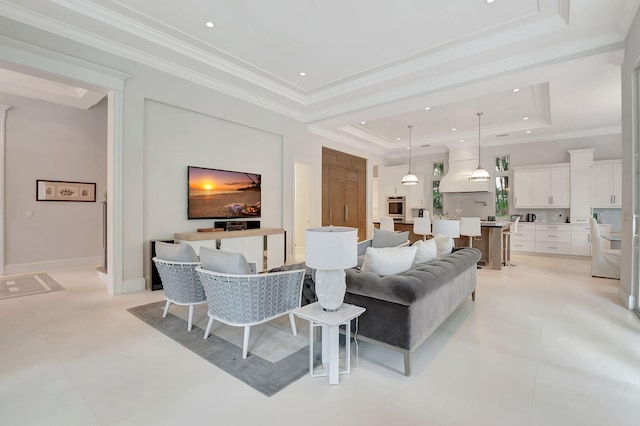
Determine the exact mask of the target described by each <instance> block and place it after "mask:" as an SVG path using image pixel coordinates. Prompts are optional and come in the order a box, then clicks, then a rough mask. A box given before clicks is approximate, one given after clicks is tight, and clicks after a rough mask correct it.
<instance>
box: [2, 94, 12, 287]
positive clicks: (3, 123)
mask: <svg viewBox="0 0 640 426" xmlns="http://www.w3.org/2000/svg"><path fill="white" fill-rule="evenodd" d="M9 108H11V107H10V106H9V105H3V104H0V176H1V177H2V179H0V181H1V182H2V184H1V185H0V276H1V275H4V192H5V191H4V185H5V182H6V181H7V180H6V179H5V175H4V174H5V171H4V165H5V160H4V153H5V139H4V137H5V121H6V117H7V110H8V109H9Z"/></svg>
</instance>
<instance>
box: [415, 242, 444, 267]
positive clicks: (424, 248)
mask: <svg viewBox="0 0 640 426" xmlns="http://www.w3.org/2000/svg"><path fill="white" fill-rule="evenodd" d="M414 246H415V247H416V248H417V251H416V258H415V259H414V260H413V264H414V265H415V264H416V263H422V262H429V261H431V260H435V259H437V258H438V245H437V244H436V241H435V239H433V238H431V239H429V240H426V241H423V240H419V241H416V243H415V244H414Z"/></svg>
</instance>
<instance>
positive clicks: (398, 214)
mask: <svg viewBox="0 0 640 426" xmlns="http://www.w3.org/2000/svg"><path fill="white" fill-rule="evenodd" d="M406 203H407V200H406V198H405V197H404V196H396V197H387V216H388V217H392V218H394V219H404V215H405V213H406Z"/></svg>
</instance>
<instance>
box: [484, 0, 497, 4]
mask: <svg viewBox="0 0 640 426" xmlns="http://www.w3.org/2000/svg"><path fill="white" fill-rule="evenodd" d="M494 1H496V0H486V2H487V3H489V4H491V3H493V2H494Z"/></svg>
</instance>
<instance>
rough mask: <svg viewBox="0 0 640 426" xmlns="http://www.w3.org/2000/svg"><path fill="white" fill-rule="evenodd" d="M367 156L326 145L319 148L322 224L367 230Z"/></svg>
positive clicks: (360, 235)
mask: <svg viewBox="0 0 640 426" xmlns="http://www.w3.org/2000/svg"><path fill="white" fill-rule="evenodd" d="M366 164H367V160H366V159H364V158H360V157H356V156H353V155H350V154H345V153H343V152H339V151H334V150H331V149H328V148H323V149H322V225H323V226H329V225H334V226H348V227H352V228H357V229H358V238H359V239H360V240H364V239H365V238H366V234H367V228H366V221H367V198H366V176H367V175H366Z"/></svg>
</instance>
